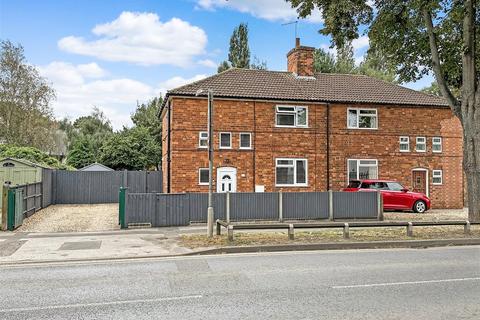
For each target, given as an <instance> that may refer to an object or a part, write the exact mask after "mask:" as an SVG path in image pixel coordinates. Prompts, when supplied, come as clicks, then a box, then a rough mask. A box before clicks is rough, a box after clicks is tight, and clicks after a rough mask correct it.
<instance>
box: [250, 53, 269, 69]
mask: <svg viewBox="0 0 480 320" xmlns="http://www.w3.org/2000/svg"><path fill="white" fill-rule="evenodd" d="M250 69H256V70H268V68H267V61H265V60H260V59H258V57H257V56H253V62H252V63H251V64H250Z"/></svg>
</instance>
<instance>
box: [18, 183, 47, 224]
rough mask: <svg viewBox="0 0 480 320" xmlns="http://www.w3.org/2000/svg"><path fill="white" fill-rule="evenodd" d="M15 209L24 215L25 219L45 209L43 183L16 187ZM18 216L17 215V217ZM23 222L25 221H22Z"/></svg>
mask: <svg viewBox="0 0 480 320" xmlns="http://www.w3.org/2000/svg"><path fill="white" fill-rule="evenodd" d="M12 189H15V194H16V198H15V202H16V204H15V207H16V208H21V209H19V210H20V211H21V213H22V214H23V218H28V217H30V216H31V215H33V214H34V213H35V212H37V211H38V210H40V209H42V207H43V198H42V183H41V182H36V183H30V184H25V185H20V186H15V187H13V188H12ZM16 216H17V215H16ZM22 220H23V219H22Z"/></svg>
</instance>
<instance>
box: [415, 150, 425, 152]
mask: <svg viewBox="0 0 480 320" xmlns="http://www.w3.org/2000/svg"><path fill="white" fill-rule="evenodd" d="M415 152H417V153H427V151H425V150H423V151H422V150H415Z"/></svg>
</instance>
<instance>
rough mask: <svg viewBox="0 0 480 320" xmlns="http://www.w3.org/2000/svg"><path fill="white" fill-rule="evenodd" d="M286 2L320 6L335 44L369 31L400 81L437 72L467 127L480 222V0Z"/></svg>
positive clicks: (468, 165) (307, 8) (304, 8)
mask: <svg viewBox="0 0 480 320" xmlns="http://www.w3.org/2000/svg"><path fill="white" fill-rule="evenodd" d="M287 1H289V2H291V4H292V6H293V7H294V8H297V11H298V13H299V15H300V16H301V17H306V16H308V15H310V14H311V12H312V10H313V9H314V8H315V7H317V8H318V9H320V11H321V12H322V15H323V18H324V21H325V22H324V27H323V28H322V29H321V30H320V32H321V33H322V34H325V35H331V36H332V41H333V44H334V45H336V46H337V47H343V46H344V45H345V43H347V42H350V41H352V40H353V39H355V38H358V36H359V30H360V29H362V30H364V29H365V30H367V31H368V35H369V38H370V43H373V44H374V45H375V47H378V48H380V49H381V50H382V52H383V53H384V54H385V57H386V58H387V59H388V60H389V61H390V62H391V63H392V65H394V66H395V69H396V73H397V74H398V77H399V80H400V81H402V82H403V81H414V80H417V79H419V78H421V77H422V76H424V75H425V74H427V73H429V72H433V74H434V75H435V78H436V82H437V84H438V87H439V89H440V92H441V94H442V96H443V97H444V98H445V99H446V101H447V102H448V104H449V106H450V108H451V109H452V111H453V113H454V114H455V116H457V117H458V119H459V120H460V122H461V124H462V127H463V158H464V159H463V162H464V164H463V169H464V172H465V175H466V179H467V189H468V208H469V219H470V220H471V221H480V36H478V35H479V34H480V12H479V7H480V1H479V0H464V1H445V0H428V1H420V0H405V1H398V0H376V1H374V3H373V6H374V8H375V10H374V9H373V8H372V7H371V6H370V4H371V1H367V0H338V1H334V2H333V1H331V0H287ZM455 88H457V89H459V90H460V92H461V96H460V97H459V98H457V97H455V95H454V94H453V93H452V90H453V89H455Z"/></svg>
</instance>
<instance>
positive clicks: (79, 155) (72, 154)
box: [67, 135, 100, 169]
mask: <svg viewBox="0 0 480 320" xmlns="http://www.w3.org/2000/svg"><path fill="white" fill-rule="evenodd" d="M97 145H98V141H95V138H94V137H93V136H91V135H80V136H77V137H76V138H75V140H74V141H73V142H72V144H71V145H70V148H69V149H70V150H69V152H68V156H67V164H68V165H70V166H73V167H75V168H77V169H80V168H83V167H85V166H88V165H90V164H92V163H95V162H97V160H98V159H99V158H100V150H99V149H97Z"/></svg>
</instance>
